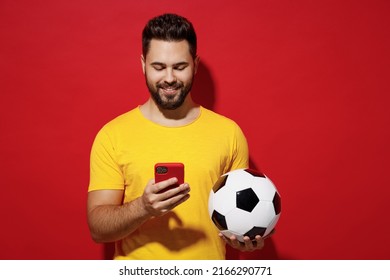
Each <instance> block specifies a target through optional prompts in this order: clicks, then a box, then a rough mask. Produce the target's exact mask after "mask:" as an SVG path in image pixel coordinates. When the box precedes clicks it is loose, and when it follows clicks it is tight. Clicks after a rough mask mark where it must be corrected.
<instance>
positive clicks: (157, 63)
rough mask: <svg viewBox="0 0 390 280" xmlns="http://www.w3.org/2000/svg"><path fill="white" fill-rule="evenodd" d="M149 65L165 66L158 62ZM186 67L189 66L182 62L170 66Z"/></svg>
mask: <svg viewBox="0 0 390 280" xmlns="http://www.w3.org/2000/svg"><path fill="white" fill-rule="evenodd" d="M150 65H152V66H163V67H165V66H166V64H165V63H162V62H158V61H156V62H152V63H150ZM187 65H189V63H188V62H185V61H182V62H178V63H175V64H173V65H172V66H173V67H178V66H187Z"/></svg>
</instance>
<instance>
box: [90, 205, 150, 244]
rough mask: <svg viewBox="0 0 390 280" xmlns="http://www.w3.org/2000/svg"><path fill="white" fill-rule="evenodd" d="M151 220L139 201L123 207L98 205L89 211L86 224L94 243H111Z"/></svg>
mask: <svg viewBox="0 0 390 280" xmlns="http://www.w3.org/2000/svg"><path fill="white" fill-rule="evenodd" d="M150 218H151V215H150V214H149V212H148V211H146V210H145V209H144V207H143V206H142V202H141V199H140V198H138V199H135V200H133V201H131V202H128V203H125V204H123V205H99V206H96V207H94V208H93V209H91V210H89V213H88V224H89V229H90V232H91V236H92V239H93V240H94V241H96V242H113V241H117V240H119V239H122V238H124V237H126V236H127V235H129V234H131V233H132V232H133V231H135V230H136V229H137V228H138V227H139V226H140V225H142V224H143V223H144V222H145V221H147V220H148V219H150Z"/></svg>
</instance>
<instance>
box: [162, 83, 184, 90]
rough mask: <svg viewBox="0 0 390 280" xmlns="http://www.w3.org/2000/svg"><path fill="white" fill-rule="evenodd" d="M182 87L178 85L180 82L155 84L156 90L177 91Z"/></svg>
mask: <svg viewBox="0 0 390 280" xmlns="http://www.w3.org/2000/svg"><path fill="white" fill-rule="evenodd" d="M181 87H183V83H180V82H172V83H166V82H164V83H159V84H157V88H161V89H173V90H176V89H179V88H181Z"/></svg>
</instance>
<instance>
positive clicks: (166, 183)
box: [153, 177, 178, 194]
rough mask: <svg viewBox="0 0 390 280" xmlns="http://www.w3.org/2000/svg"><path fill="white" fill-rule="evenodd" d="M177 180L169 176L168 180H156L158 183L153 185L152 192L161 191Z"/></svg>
mask: <svg viewBox="0 0 390 280" xmlns="http://www.w3.org/2000/svg"><path fill="white" fill-rule="evenodd" d="M177 181H178V180H177V178H176V177H173V178H170V179H168V180H165V181H161V182H158V183H156V184H154V185H153V186H154V189H153V193H155V194H157V193H160V192H161V191H163V190H164V189H166V188H167V187H169V186H171V185H174V184H176V183H177Z"/></svg>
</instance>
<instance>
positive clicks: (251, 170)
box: [245, 168, 265, 178]
mask: <svg viewBox="0 0 390 280" xmlns="http://www.w3.org/2000/svg"><path fill="white" fill-rule="evenodd" d="M245 171H246V172H248V173H249V174H251V175H252V176H255V177H262V178H265V175H264V174H263V173H261V172H260V171H257V170H254V169H251V168H247V169H245Z"/></svg>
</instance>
